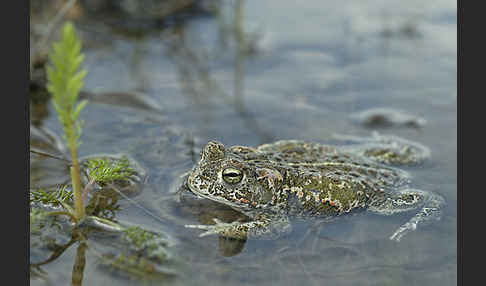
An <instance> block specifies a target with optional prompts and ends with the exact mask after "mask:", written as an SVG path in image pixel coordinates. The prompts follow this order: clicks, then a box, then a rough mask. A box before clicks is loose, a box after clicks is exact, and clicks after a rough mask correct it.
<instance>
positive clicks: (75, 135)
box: [47, 22, 87, 222]
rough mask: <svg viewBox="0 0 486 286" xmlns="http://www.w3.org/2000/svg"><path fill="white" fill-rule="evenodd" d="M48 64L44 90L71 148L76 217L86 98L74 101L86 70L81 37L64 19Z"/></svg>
mask: <svg viewBox="0 0 486 286" xmlns="http://www.w3.org/2000/svg"><path fill="white" fill-rule="evenodd" d="M49 58H50V61H51V65H50V66H48V67H47V79H48V83H47V90H48V91H49V92H50V93H51V95H52V99H53V103H54V107H55V108H56V111H57V114H58V117H59V121H61V123H62V125H63V128H64V136H63V138H64V139H65V140H66V142H67V144H68V147H69V150H70V152H71V160H72V167H71V180H72V185H73V190H74V205H75V213H74V216H75V217H76V219H77V220H78V222H79V221H81V220H83V219H84V217H85V207H84V205H85V202H84V200H83V196H82V186H81V173H80V167H79V161H78V152H77V147H78V146H79V145H80V144H81V141H80V140H79V139H80V137H81V126H82V122H80V121H79V120H78V119H79V113H80V112H81V110H82V109H83V108H84V107H85V106H86V103H87V101H85V100H83V101H81V102H78V96H79V92H80V90H81V88H82V87H83V84H84V82H83V79H84V77H85V76H86V73H87V72H86V70H84V69H82V70H80V67H81V64H82V63H83V60H84V55H83V54H82V53H81V41H80V40H79V39H78V37H77V35H76V31H75V29H74V26H73V24H72V23H70V22H67V23H66V24H64V27H63V29H62V39H61V41H60V42H57V43H54V49H53V51H52V52H51V53H50V54H49Z"/></svg>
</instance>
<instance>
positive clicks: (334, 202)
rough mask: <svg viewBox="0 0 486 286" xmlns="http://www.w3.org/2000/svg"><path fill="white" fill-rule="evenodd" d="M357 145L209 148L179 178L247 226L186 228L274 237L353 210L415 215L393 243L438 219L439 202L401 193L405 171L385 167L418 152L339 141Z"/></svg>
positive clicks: (384, 140)
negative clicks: (303, 222) (296, 224)
mask: <svg viewBox="0 0 486 286" xmlns="http://www.w3.org/2000/svg"><path fill="white" fill-rule="evenodd" d="M343 139H345V140H348V141H349V140H351V141H354V142H357V143H359V144H352V145H345V146H331V145H323V144H318V143H312V142H306V141H299V140H283V141H277V142H275V143H271V144H264V145H261V146H258V147H256V148H252V147H245V146H233V147H230V148H225V146H224V145H223V144H221V143H219V142H215V141H211V142H209V143H208V144H207V145H206V146H205V147H204V149H203V150H202V154H201V160H200V161H199V163H198V164H197V165H196V166H195V167H194V169H193V170H192V172H191V173H190V175H189V176H188V178H187V182H186V183H187V186H188V187H189V189H190V190H191V191H192V192H193V193H195V194H197V195H199V196H201V197H204V198H208V199H210V200H213V201H216V202H220V203H222V204H225V205H229V206H231V207H232V208H234V209H236V210H238V211H240V212H242V213H244V214H245V215H247V216H249V217H250V218H251V219H252V221H250V222H244V223H243V222H233V223H223V222H220V221H219V220H215V222H216V224H215V225H187V226H186V227H190V228H200V229H204V230H206V232H204V233H202V234H201V236H204V235H209V234H219V235H222V236H226V237H232V238H240V239H245V238H247V237H248V236H250V237H259V238H267V239H271V238H276V237H278V236H279V235H280V234H281V233H285V232H289V231H290V229H291V227H290V223H289V217H300V218H305V217H334V216H339V215H343V214H347V213H351V212H355V211H359V210H364V209H367V210H370V211H373V212H376V213H379V214H385V215H391V214H394V213H398V212H404V211H410V210H414V209H419V210H418V212H417V213H416V214H415V215H414V216H413V217H412V218H411V219H410V220H409V221H408V222H407V223H406V224H404V225H402V226H401V227H400V228H399V229H398V230H397V231H396V232H395V233H394V234H393V235H392V236H391V237H390V239H392V240H396V241H398V240H400V238H401V237H402V236H403V235H405V234H406V233H408V232H409V231H411V230H414V229H415V228H416V227H417V225H418V224H424V223H426V222H430V221H432V220H434V219H439V218H440V212H441V211H440V209H441V206H442V205H443V204H444V200H443V198H442V197H440V196H439V195H437V194H434V193H431V192H426V191H421V190H415V189H409V188H407V186H408V184H409V182H410V178H409V175H408V173H407V172H405V171H403V170H401V169H398V168H396V167H394V166H391V165H403V164H408V165H410V164H417V163H420V162H421V161H422V160H423V159H425V158H426V157H428V156H429V151H428V149H427V148H426V147H424V146H421V145H419V144H417V143H413V142H409V141H406V140H404V139H401V138H398V137H392V136H381V135H378V134H374V135H373V137H371V138H357V137H349V136H348V137H343Z"/></svg>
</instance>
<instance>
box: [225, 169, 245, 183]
mask: <svg viewBox="0 0 486 286" xmlns="http://www.w3.org/2000/svg"><path fill="white" fill-rule="evenodd" d="M241 179H243V174H242V173H241V171H240V170H238V169H234V168H226V169H224V170H223V180H224V181H225V182H226V183H228V184H237V183H239V182H240V181H241Z"/></svg>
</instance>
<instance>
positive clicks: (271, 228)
mask: <svg viewBox="0 0 486 286" xmlns="http://www.w3.org/2000/svg"><path fill="white" fill-rule="evenodd" d="M214 222H215V224H214V225H185V227H187V228H198V229H203V230H206V231H205V232H203V233H201V234H200V235H199V236H200V237H203V236H207V235H212V234H218V235H221V236H224V237H229V238H235V239H247V238H250V237H252V238H260V239H276V238H277V237H279V236H280V235H282V234H284V233H288V232H290V230H291V225H290V223H289V220H288V217H287V216H285V215H268V214H258V215H256V216H255V217H254V219H253V220H252V221H249V222H238V221H235V222H231V223H226V222H222V221H220V220H218V219H216V218H214Z"/></svg>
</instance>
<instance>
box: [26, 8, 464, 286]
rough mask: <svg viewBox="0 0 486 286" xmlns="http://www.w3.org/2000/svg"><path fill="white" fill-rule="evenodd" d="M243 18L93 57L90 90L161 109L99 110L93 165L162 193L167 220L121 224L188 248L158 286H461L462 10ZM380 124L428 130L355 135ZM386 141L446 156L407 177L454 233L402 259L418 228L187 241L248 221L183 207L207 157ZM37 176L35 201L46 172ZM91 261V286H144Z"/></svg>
mask: <svg viewBox="0 0 486 286" xmlns="http://www.w3.org/2000/svg"><path fill="white" fill-rule="evenodd" d="M228 3H231V4H227V5H225V6H224V7H223V9H222V13H221V15H220V16H211V17H201V18H197V19H192V20H190V21H187V22H186V23H184V25H183V26H182V27H177V28H176V27H169V28H166V29H163V30H160V31H156V32H152V33H150V34H148V35H146V36H144V37H139V38H136V39H135V38H130V37H125V36H123V35H120V34H115V33H113V34H109V35H105V36H106V37H102V36H100V35H97V37H94V39H91V40H90V41H94V42H96V43H97V45H92V46H89V47H87V48H86V50H85V53H86V61H85V67H86V69H87V70H88V75H87V77H86V80H85V90H87V91H90V92H96V93H99V94H101V93H103V92H120V93H121V92H125V93H132V92H138V93H140V94H144V96H146V97H148V100H146V101H143V103H144V104H137V105H134V104H133V102H132V103H126V104H125V103H124V101H123V100H114V101H108V102H102V100H96V99H93V100H91V101H90V103H89V104H88V106H87V107H86V109H85V110H83V112H82V114H81V117H82V119H83V120H85V125H84V128H83V132H84V133H83V137H82V141H83V143H82V145H81V148H80V153H81V156H84V155H89V154H95V153H126V154H129V155H130V156H131V157H133V158H134V159H136V160H137V161H138V162H139V163H140V164H141V165H142V166H143V167H144V168H146V169H147V171H148V174H149V177H148V181H147V185H146V186H145V188H144V190H143V191H142V192H141V194H139V195H138V196H136V197H134V198H133V199H134V200H136V202H137V203H139V204H140V205H142V206H143V207H144V208H145V209H147V210H149V211H150V212H151V213H152V214H154V215H156V216H157V217H160V220H157V219H154V218H153V217H151V216H149V215H147V213H146V212H144V211H142V210H141V209H140V208H139V207H138V206H136V205H134V204H130V203H126V202H125V203H124V204H123V208H122V210H121V211H120V212H119V214H118V218H119V219H120V220H123V221H128V222H130V223H134V224H139V225H142V226H144V227H148V228H152V229H161V230H163V231H165V232H167V233H168V234H169V235H171V236H172V237H174V239H175V241H176V242H177V243H176V245H175V246H174V247H173V249H172V252H173V253H174V255H175V256H176V257H177V259H178V263H176V264H175V265H174V266H172V267H173V268H174V269H175V271H176V272H177V273H178V274H177V275H176V277H175V278H174V279H171V280H170V281H169V280H167V281H166V280H162V281H157V282H154V283H153V284H157V285H159V284H171V285H201V284H210V285H228V284H230V285H253V284H259V285H297V284H302V285H444V286H445V285H456V281H457V271H456V269H457V255H456V250H457V248H456V245H457V243H456V224H457V215H456V205H457V204H456V203H457V187H456V186H457V184H456V182H457V176H456V166H457V163H456V156H457V152H456V149H457V145H456V142H457V137H456V135H457V122H456V119H457V113H456V106H457V105H456V96H457V92H456V85H457V82H456V78H457V77H456V38H457V29H456V20H457V18H456V2H455V1H449V0H448V1H445V0H443V1H433V2H431V1H428V2H422V1H366V2H363V1H347V2H346V3H345V4H339V5H337V4H335V3H334V2H330V1H327V2H326V1H317V0H316V1H310V0H309V1H305V5H304V4H302V3H301V4H297V2H295V1H245V2H241V4H242V6H241V7H242V8H241V11H240V12H239V13H241V14H240V16H242V18H241V20H240V21H238V17H236V16H237V15H238V10H237V9H236V8H235V7H236V4H235V3H239V2H237V1H236V2H235V1H233V2H228ZM233 4H234V5H233ZM77 27H78V28H79V29H80V30H83V29H85V30H88V31H89V30H90V29H87V27H89V26H87V25H77ZM235 27H236V28H235ZM99 33H108V32H106V31H104V32H99ZM242 38H244V39H246V41H247V44H244V43H243V40H242ZM97 41H98V42H97ZM369 108H391V109H396V110H400V111H403V112H406V113H409V114H413V115H416V116H419V117H421V118H424V119H425V120H426V123H425V124H424V125H423V126H421V127H419V128H411V127H407V126H400V125H395V126H391V127H379V128H370V127H367V126H365V125H363V124H359V123H356V122H354V121H353V120H351V118H350V116H351V114H353V113H356V112H360V111H363V110H366V109H369ZM49 112H50V113H49V116H47V117H46V118H45V119H44V120H43V126H44V127H47V128H49V129H51V130H53V131H54V132H55V133H57V134H59V135H60V134H61V126H60V124H59V123H58V121H57V117H56V116H55V112H54V108H53V107H52V106H51V107H50V108H49ZM372 130H377V131H379V132H380V133H383V134H393V135H397V136H400V137H404V138H406V139H408V140H412V141H417V142H420V143H421V144H424V145H426V146H428V147H429V148H430V149H431V152H432V156H431V158H430V159H429V160H428V161H426V162H425V163H424V164H423V165H421V166H418V167H410V168H406V169H407V170H408V171H410V172H411V174H412V175H413V185H412V187H415V188H419V189H424V190H429V191H434V192H437V193H439V194H441V195H442V196H443V197H444V198H445V200H446V202H447V205H446V207H445V209H444V215H443V218H442V220H441V221H440V222H438V223H435V224H433V225H430V226H427V227H424V228H421V229H418V230H417V231H415V232H412V233H411V234H409V235H407V236H405V237H404V238H403V239H402V241H400V242H399V243H395V242H391V241H389V240H388V237H389V235H390V234H391V233H393V231H394V230H395V229H396V228H398V226H400V225H401V224H402V223H404V222H405V221H406V220H407V219H408V218H409V214H404V215H398V216H392V217H381V216H376V215H371V214H363V215H359V216H353V217H347V218H342V219H340V220H337V221H335V222H332V223H329V224H323V223H318V221H295V222H293V232H292V233H291V234H290V235H288V236H285V237H282V238H280V239H278V240H276V241H260V240H249V241H247V242H246V243H244V244H242V243H235V242H232V241H224V240H222V239H219V238H218V237H216V236H209V237H204V238H199V237H198V234H199V233H200V231H198V230H194V229H186V228H184V227H183V225H184V224H199V223H201V221H205V220H207V219H208V217H210V216H211V215H212V214H215V213H216V214H223V215H225V216H231V215H235V214H234V213H233V214H232V211H231V210H228V209H225V208H219V209H218V206H215V205H214V204H211V203H209V202H201V201H198V200H195V199H193V198H190V197H187V198H186V197H184V196H183V197H182V198H181V196H180V194H178V193H176V192H177V190H178V186H179V183H180V176H181V175H182V174H183V173H184V172H186V171H188V170H189V169H190V168H191V167H192V166H193V164H194V160H197V159H198V156H199V155H198V153H199V151H200V149H201V148H202V146H204V144H205V143H206V142H207V141H209V140H219V141H221V142H223V143H224V144H225V145H227V146H231V145H249V146H255V145H258V144H261V143H266V142H271V141H273V140H278V139H305V140H313V141H317V142H323V143H324V142H330V141H332V137H331V136H332V134H336V133H337V134H348V135H357V136H369V135H370V134H371V132H372ZM47 165H48V164H47V163H46V166H47ZM41 166H42V165H41ZM35 167H36V168H35V169H33V167H32V166H31V187H33V185H32V184H35V183H36V182H37V181H35V180H33V179H32V176H34V177H40V176H41V175H40V173H37V172H42V168H40V167H39V166H37V165H36V166H35ZM39 170H40V171H39ZM44 172H46V171H45V170H44ZM75 254H76V248H75V247H72V248H71V249H68V250H67V251H66V252H65V253H64V254H63V255H62V256H61V257H60V258H58V259H57V260H56V261H55V262H53V263H50V264H48V265H45V266H44V268H43V270H44V271H46V272H47V273H48V276H47V277H48V278H47V280H42V279H31V285H44V284H46V283H47V284H49V285H65V281H70V280H71V272H72V267H73V261H74V257H75ZM86 255H87V257H86V259H87V261H88V262H89V263H87V265H86V267H85V269H84V275H83V283H84V284H85V285H101V284H116V285H137V283H138V282H137V281H136V280H133V279H126V278H124V277H123V276H117V275H114V274H110V273H108V272H106V271H103V269H101V268H100V267H99V266H98V265H97V263H96V261H97V258H96V257H95V256H94V255H92V254H91V252H90V251H89V249H88V251H87V254H86ZM46 281H47V282H46Z"/></svg>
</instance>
